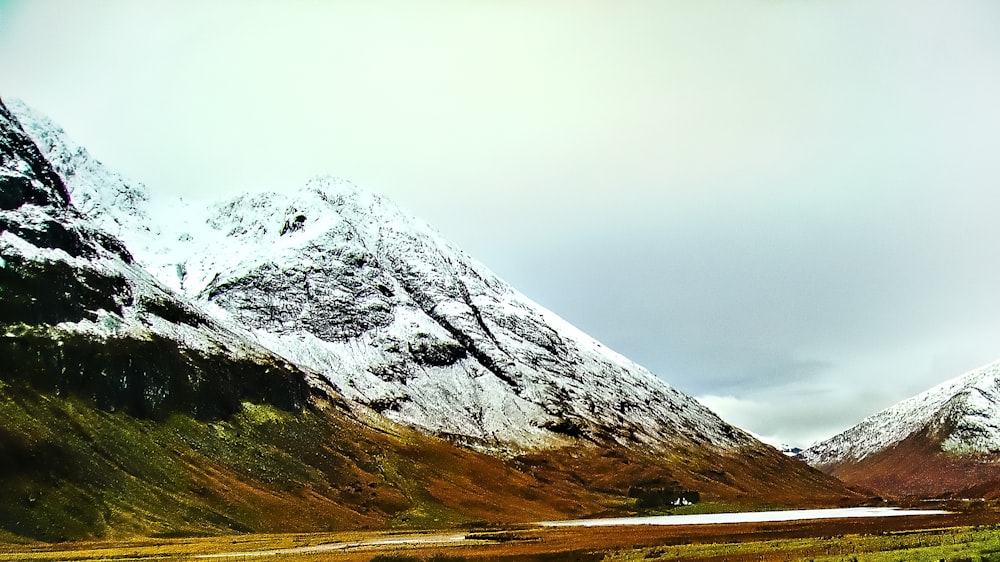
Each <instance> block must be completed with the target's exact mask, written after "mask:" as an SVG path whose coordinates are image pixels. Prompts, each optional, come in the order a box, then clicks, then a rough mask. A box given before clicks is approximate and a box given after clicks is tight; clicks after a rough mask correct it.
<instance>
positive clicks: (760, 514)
mask: <svg viewBox="0 0 1000 562" xmlns="http://www.w3.org/2000/svg"><path fill="white" fill-rule="evenodd" d="M948 513H949V512H947V511H944V510H940V509H899V508H895V507H842V508H833V509H793V510H787V511H748V512H744V513H702V514H698V515H657V516H651V517H614V518H609V519H576V520H571V521H543V522H541V523H539V525H541V526H543V527H611V526H620V525H718V524H726V523H764V522H769V521H805V520H809V519H850V518H856V517H907V516H914V515H946V514H948Z"/></svg>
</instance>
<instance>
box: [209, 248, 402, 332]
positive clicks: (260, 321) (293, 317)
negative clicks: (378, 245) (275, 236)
mask: <svg viewBox="0 0 1000 562" xmlns="http://www.w3.org/2000/svg"><path fill="white" fill-rule="evenodd" d="M317 253H323V252H322V251H321V250H319V251H317ZM310 257H311V256H310ZM370 260H371V257H370V256H368V255H365V254H363V253H342V254H340V255H336V254H333V255H326V256H323V257H322V258H320V259H315V260H314V259H309V257H307V258H305V259H303V260H302V263H304V264H308V265H299V264H295V265H291V266H289V267H280V268H279V267H278V266H276V265H275V264H271V263H267V264H263V265H261V266H260V267H258V268H256V269H255V270H253V271H251V272H250V273H249V274H248V275H246V276H242V277H239V278H237V279H232V280H227V281H224V282H221V283H218V284H214V285H212V286H211V287H209V289H208V290H207V297H208V299H209V300H211V301H213V302H215V303H217V304H219V305H220V306H222V307H223V308H226V309H227V310H231V311H233V315H234V316H235V317H236V318H237V319H239V321H240V322H241V323H243V324H244V325H247V326H250V327H252V328H258V329H264V330H268V331H270V332H273V333H276V334H283V333H287V332H289V331H291V329H292V327H293V326H295V327H297V328H302V327H305V328H306V329H307V330H308V331H309V332H310V333H312V334H313V335H315V336H316V337H318V338H321V339H323V340H326V341H343V340H346V339H350V338H354V337H357V336H359V335H361V334H363V333H365V332H367V331H369V330H372V329H375V328H382V327H385V326H388V325H389V324H390V323H391V322H392V319H393V315H392V309H391V306H392V305H391V301H390V298H389V297H387V296H386V295H385V294H384V293H383V292H382V291H379V290H378V289H377V284H378V281H379V277H380V276H381V275H382V272H381V270H380V269H379V268H378V267H374V266H372V264H371V262H370Z"/></svg>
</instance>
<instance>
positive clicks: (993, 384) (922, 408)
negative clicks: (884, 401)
mask: <svg viewBox="0 0 1000 562" xmlns="http://www.w3.org/2000/svg"><path fill="white" fill-rule="evenodd" d="M801 456H802V458H803V459H804V460H805V461H806V462H808V463H809V464H811V465H812V466H814V467H816V468H819V469H820V470H823V471H824V472H827V473H829V474H832V475H834V476H837V477H838V478H841V479H842V480H844V481H845V482H848V483H849V484H854V485H859V486H864V487H867V488H870V489H873V490H876V491H878V492H879V493H882V494H886V495H893V496H895V495H923V496H937V495H943V494H952V495H963V494H964V493H966V491H967V489H970V488H976V489H977V492H976V496H977V497H979V496H982V495H989V496H997V495H998V494H1000V484H998V483H997V482H996V481H997V480H998V479H1000V361H997V362H994V363H991V364H989V365H986V366H984V367H981V368H979V369H975V370H973V371H970V372H968V373H965V374H963V375H961V376H959V377H956V378H954V379H951V380H949V381H946V382H944V383H941V384H940V385H938V386H936V387H934V388H931V389H930V390H927V391H926V392H923V393H921V394H918V395H917V396H914V397H912V398H908V399H906V400H903V401H902V402H900V403H898V404H896V405H894V406H892V407H890V408H888V409H886V410H883V411H881V412H879V413H877V414H875V415H873V416H871V417H868V418H866V419H865V420H863V421H862V422H861V423H859V424H858V425H856V426H854V427H852V428H850V429H848V430H847V431H845V432H843V433H841V434H839V435H836V436H834V437H832V438H830V439H828V440H826V441H823V442H821V443H817V444H815V445H813V446H812V447H810V448H808V449H806V450H805V451H803V452H802V454H801Z"/></svg>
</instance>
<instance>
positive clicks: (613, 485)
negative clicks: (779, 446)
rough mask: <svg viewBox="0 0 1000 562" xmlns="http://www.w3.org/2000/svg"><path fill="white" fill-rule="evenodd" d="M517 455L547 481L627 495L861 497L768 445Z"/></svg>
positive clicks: (745, 500)
mask: <svg viewBox="0 0 1000 562" xmlns="http://www.w3.org/2000/svg"><path fill="white" fill-rule="evenodd" d="M514 462H515V464H516V466H518V467H519V468H520V469H521V470H523V471H525V472H527V473H529V474H530V475H532V476H534V477H536V478H538V479H539V480H542V481H544V482H556V481H566V480H568V481H574V482H579V483H580V484H581V485H583V486H584V487H586V488H587V489H590V490H595V491H602V492H606V493H609V494H615V495H622V496H626V495H629V493H630V491H632V490H633V489H639V490H642V489H646V490H648V489H656V488H663V487H666V488H675V489H679V490H690V491H696V492H698V493H699V495H700V496H701V500H702V501H715V502H724V503H728V504H734V505H735V506H743V507H745V508H766V507H771V506H788V507H811V506H835V505H854V504H857V503H858V502H859V501H860V500H861V496H860V495H859V494H857V493H856V492H854V491H851V490H850V489H848V488H847V487H846V486H845V485H844V484H843V483H842V482H840V481H839V480H837V479H835V478H833V477H831V476H828V475H826V474H823V473H822V472H820V471H818V470H815V469H813V468H811V467H809V466H808V465H806V464H805V463H803V462H801V461H799V460H796V459H792V458H789V457H786V456H785V455H783V454H781V453H780V452H779V451H777V450H775V449H773V448H772V447H769V446H767V445H763V444H760V445H758V446H757V447H755V448H747V449H744V450H740V451H724V450H719V449H715V448H713V447H706V446H695V445H680V444H679V445H676V446H675V447H673V448H671V449H669V450H643V449H636V448H632V449H629V448H624V447H620V446H603V447H598V446H595V445H593V444H586V445H582V444H581V445H579V446H576V447H566V448H563V449H557V450H552V451H545V452H535V453H532V454H527V455H523V456H521V457H519V458H517V459H515V461H514Z"/></svg>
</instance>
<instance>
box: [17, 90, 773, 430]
mask: <svg viewBox="0 0 1000 562" xmlns="http://www.w3.org/2000/svg"><path fill="white" fill-rule="evenodd" d="M18 118H19V119H23V120H24V121H26V122H28V124H27V125H26V126H25V128H26V129H27V130H28V131H29V132H30V133H31V134H32V135H33V136H35V137H36V138H38V139H41V140H40V143H39V144H40V145H41V146H42V148H43V150H45V151H46V152H47V156H48V157H50V158H52V159H53V160H54V161H55V162H56V166H57V169H59V170H60V171H61V172H62V173H63V175H64V177H65V179H66V183H67V184H68V185H69V186H70V190H71V191H72V192H73V197H74V198H78V199H80V200H86V201H91V202H94V203H93V205H92V208H91V213H94V214H96V215H98V216H101V217H103V218H101V219H100V220H102V221H104V223H105V224H114V225H116V226H118V227H120V229H121V230H120V236H121V237H122V238H123V240H125V242H126V243H127V245H128V247H129V248H131V249H132V251H133V252H134V253H135V255H136V258H137V260H138V261H139V262H140V263H142V264H143V265H144V266H146V267H147V268H148V269H149V270H150V271H151V272H153V273H154V275H156V277H158V278H159V279H160V280H161V281H162V282H163V283H164V284H166V285H167V286H169V287H172V288H174V289H177V290H180V291H182V292H183V293H185V294H187V295H189V296H190V297H192V298H195V299H197V300H198V301H199V302H201V303H202V305H203V306H204V307H205V308H206V309H207V310H209V311H211V312H213V313H214V314H216V315H217V316H219V317H220V318H230V319H232V320H235V321H237V322H239V323H241V324H243V325H245V326H248V327H250V328H252V329H253V331H254V334H255V335H256V336H257V338H258V339H259V341H260V342H261V343H263V344H265V345H266V346H267V347H269V348H270V349H273V350H274V351H276V352H278V353H279V354H281V355H283V356H284V357H286V358H288V359H290V360H293V361H295V362H298V363H299V364H301V365H304V366H307V367H310V368H312V369H315V370H317V371H320V372H322V373H323V374H324V375H325V376H326V377H327V378H328V379H329V380H330V382H332V383H333V384H334V386H335V387H337V389H338V390H339V391H340V392H342V393H343V394H344V395H345V396H346V397H348V398H352V399H355V400H358V401H360V402H362V403H365V404H367V405H369V406H371V407H373V408H375V409H376V410H378V411H381V412H382V413H383V414H385V415H386V416H387V417H389V418H391V419H394V420H397V421H400V422H403V423H407V424H410V425H414V426H417V427H420V428H423V429H424V430H427V431H430V432H433V433H437V434H442V435H448V436H451V437H453V438H456V439H458V440H462V441H466V442H469V443H472V444H476V445H478V446H481V447H486V448H491V449H499V450H507V449H511V448H513V449H519V448H524V447H535V446H547V445H554V444H558V443H561V442H564V441H566V440H567V439H570V438H575V437H584V438H589V439H593V440H603V441H612V442H618V443H622V444H643V445H650V446H656V445H666V444H671V443H697V444H704V445H714V446H718V447H722V448H730V449H732V448H738V447H742V446H751V445H754V444H755V443H756V441H755V440H754V439H753V438H752V437H750V436H749V435H747V434H746V433H744V432H742V431H741V430H738V429H736V428H733V427H732V426H729V425H728V424H726V423H725V422H723V421H722V420H721V419H719V418H718V417H717V416H716V415H715V414H714V413H712V412H711V411H709V410H708V409H707V408H705V407H704V406H702V405H701V404H699V403H698V402H696V401H695V400H694V399H693V398H691V397H689V396H686V395H684V394H682V393H681V392H679V391H677V390H675V389H673V388H672V387H670V386H669V385H667V384H666V383H664V382H663V381H661V380H660V379H658V378H657V377H655V376H654V375H652V374H651V373H650V372H649V371H647V370H645V369H643V368H642V367H640V366H638V365H636V364H635V363H633V362H631V361H629V360H628V359H626V358H624V357H622V356H620V355H618V354H616V353H614V352H613V351H611V350H609V349H607V348H606V347H604V346H603V345H601V344H600V343H598V342H596V341H595V340H593V339H592V338H590V337H589V336H587V335H586V334H583V333H582V332H580V331H579V330H577V329H575V328H574V327H572V326H571V325H569V324H568V323H567V322H565V321H564V320H562V319H561V318H559V317H558V316H556V315H555V314H553V313H552V312H550V311H548V310H545V309H544V308H542V307H541V306H539V305H537V304H535V303H533V302H532V301H530V300H529V299H528V298H527V297H525V296H524V295H522V294H520V293H519V292H517V291H516V290H514V289H513V288H511V287H510V286H508V285H507V284H506V283H504V282H503V281H501V280H500V279H499V278H497V277H496V276H495V275H494V274H492V273H491V272H490V271H489V270H488V269H486V268H485V267H484V266H482V265H481V264H479V263H477V262H475V261H474V260H472V259H471V258H469V257H468V256H467V255H466V254H464V253H463V252H462V251H461V250H460V249H458V248H457V247H455V246H454V245H453V244H451V243H449V242H447V241H445V240H443V239H442V238H441V237H440V236H439V235H438V234H437V233H436V232H435V231H434V230H433V229H432V228H430V227H429V226H427V225H426V224H425V223H423V222H421V221H419V220H417V219H415V218H413V217H412V216H410V215H408V214H407V213H405V212H404V211H402V210H400V209H399V208H398V207H396V206H395V205H393V204H392V203H391V202H389V201H388V200H386V199H385V198H383V197H380V196H378V195H376V194H373V193H370V192H367V191H365V190H362V189H359V188H357V187H355V186H354V185H352V184H350V183H348V182H344V181H342V180H336V179H332V178H317V179H315V180H312V181H310V182H309V183H308V184H307V185H306V186H305V187H304V188H302V189H301V190H299V191H298V192H295V193H293V194H289V195H285V194H274V193H265V194H255V195H245V196H242V197H238V198H236V199H233V200H231V201H226V202H223V203H219V204H214V205H208V206H204V205H192V204H185V203H182V202H177V203H176V204H175V205H174V206H172V207H164V208H159V209H154V208H152V206H151V205H149V204H148V199H149V198H148V196H147V195H146V194H145V191H144V188H142V186H141V185H138V184H129V183H128V182H126V181H124V180H121V181H120V182H116V181H112V182H111V183H112V185H114V186H115V188H114V190H113V191H114V193H111V194H109V193H105V192H104V191H103V189H104V188H102V187H101V186H102V185H104V184H105V183H106V182H107V181H108V175H109V174H110V175H111V176H114V174H113V173H112V172H108V171H107V170H106V169H105V168H104V167H103V166H101V165H100V164H99V163H95V161H93V159H92V158H90V157H89V156H88V155H87V154H86V153H85V151H83V150H82V149H79V148H78V147H75V145H73V144H72V143H71V141H68V140H66V139H65V135H64V134H63V133H62V132H61V130H59V129H58V128H57V127H55V126H54V125H52V124H51V123H46V122H45V121H44V120H41V119H39V118H38V117H37V116H35V115H32V114H31V113H30V112H28V111H25V110H24V109H20V110H19V114H18ZM95 177H100V178H101V179H100V181H96V180H94V179H93V178H95ZM119 179H120V178H119Z"/></svg>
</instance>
